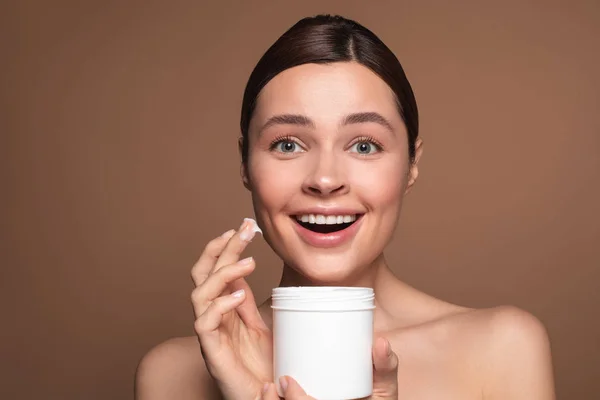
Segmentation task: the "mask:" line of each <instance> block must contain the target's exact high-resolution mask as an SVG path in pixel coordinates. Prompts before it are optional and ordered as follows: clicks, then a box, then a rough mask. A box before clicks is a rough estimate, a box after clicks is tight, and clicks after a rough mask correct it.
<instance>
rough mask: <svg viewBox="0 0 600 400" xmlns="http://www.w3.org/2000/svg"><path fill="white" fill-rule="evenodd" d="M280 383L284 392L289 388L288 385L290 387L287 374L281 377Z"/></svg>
mask: <svg viewBox="0 0 600 400" xmlns="http://www.w3.org/2000/svg"><path fill="white" fill-rule="evenodd" d="M279 385H280V386H281V390H283V392H284V393H285V391H286V390H287V387H288V381H287V378H286V377H285V376H282V377H281V378H279Z"/></svg>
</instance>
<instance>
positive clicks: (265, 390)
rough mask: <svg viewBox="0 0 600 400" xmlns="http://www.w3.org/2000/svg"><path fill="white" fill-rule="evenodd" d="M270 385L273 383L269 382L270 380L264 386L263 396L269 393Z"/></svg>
mask: <svg viewBox="0 0 600 400" xmlns="http://www.w3.org/2000/svg"><path fill="white" fill-rule="evenodd" d="M269 386H271V384H270V383H268V382H267V383H265V385H264V386H263V388H262V394H263V396H264V395H265V394H267V391H268V390H269Z"/></svg>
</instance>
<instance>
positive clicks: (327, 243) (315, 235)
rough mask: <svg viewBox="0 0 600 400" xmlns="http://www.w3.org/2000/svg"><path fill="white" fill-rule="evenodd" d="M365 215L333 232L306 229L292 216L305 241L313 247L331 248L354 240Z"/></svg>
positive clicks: (297, 230)
mask: <svg viewBox="0 0 600 400" xmlns="http://www.w3.org/2000/svg"><path fill="white" fill-rule="evenodd" d="M363 215H364V214H363ZM363 215H361V216H360V217H358V219H357V220H356V221H354V223H353V224H352V225H350V226H349V227H347V228H346V229H343V230H341V231H337V232H331V233H319V232H313V231H311V230H310V229H306V228H305V227H303V226H302V225H300V223H299V222H298V221H297V220H296V218H295V217H292V218H293V220H294V222H295V224H294V226H295V227H296V232H298V235H300V238H301V239H302V240H303V241H304V242H306V243H307V244H309V245H311V246H313V247H321V248H330V247H337V246H341V245H343V244H345V243H347V242H349V241H350V240H352V238H354V236H355V235H356V232H357V231H358V227H359V225H360V223H361V222H362V217H363Z"/></svg>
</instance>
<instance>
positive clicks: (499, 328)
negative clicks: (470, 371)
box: [448, 306, 555, 399]
mask: <svg viewBox="0 0 600 400" xmlns="http://www.w3.org/2000/svg"><path fill="white" fill-rule="evenodd" d="M448 323H449V324H451V325H455V329H456V333H459V334H460V335H459V336H456V337H455V338H454V340H455V341H456V342H459V343H460V346H459V347H460V348H462V349H465V351H466V352H468V353H471V354H470V360H471V361H472V363H473V364H474V365H477V366H479V372H480V373H481V374H482V376H481V377H480V378H481V379H482V381H483V389H482V390H483V392H484V395H485V398H486V399H506V398H511V399H533V398H535V399H554V398H555V397H554V382H553V371H552V362H551V355H550V340H549V338H548V334H547V331H546V328H545V327H544V325H543V324H542V323H541V321H540V320H539V319H538V318H536V317H535V316H534V315H532V314H531V313H529V312H527V311H524V310H522V309H519V308H517V307H514V306H500V307H494V308H489V309H480V310H469V311H465V312H463V313H457V314H455V315H452V316H450V317H449V319H448Z"/></svg>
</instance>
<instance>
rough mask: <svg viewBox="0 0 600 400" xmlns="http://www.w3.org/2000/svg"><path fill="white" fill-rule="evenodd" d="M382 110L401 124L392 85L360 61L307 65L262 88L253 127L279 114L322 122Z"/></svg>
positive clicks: (290, 71)
mask: <svg viewBox="0 0 600 400" xmlns="http://www.w3.org/2000/svg"><path fill="white" fill-rule="evenodd" d="M357 112H378V113H380V114H382V115H384V116H385V117H386V118H388V119H389V120H390V121H392V122H393V123H398V124H401V123H402V122H401V119H400V115H399V113H398V110H397V106H396V101H395V96H394V93H393V91H392V90H391V88H390V87H389V86H388V85H387V84H386V83H385V82H384V81H383V80H382V79H381V78H380V77H379V76H377V75H376V74H375V73H374V72H373V71H371V70H370V69H368V68H367V67H365V66H363V65H361V64H358V63H356V62H338V63H332V64H303V65H300V66H297V67H293V68H290V69H288V70H285V71H283V72H281V73H280V74H279V75H277V76H275V77H274V78H273V79H272V80H271V81H270V82H269V83H268V84H267V85H266V86H265V87H264V88H263V90H262V91H261V93H260V95H259V98H258V101H257V105H256V109H255V111H254V116H253V118H252V121H253V123H252V125H251V127H256V126H257V125H259V124H261V122H264V121H266V120H267V119H268V118H270V117H271V116H273V115H277V114H302V115H306V116H307V117H309V118H310V119H312V120H314V121H315V122H316V124H317V125H319V124H329V123H331V124H333V123H338V122H339V120H340V118H343V117H344V116H345V115H348V114H351V113H357Z"/></svg>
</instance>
